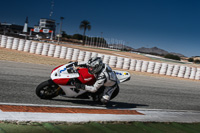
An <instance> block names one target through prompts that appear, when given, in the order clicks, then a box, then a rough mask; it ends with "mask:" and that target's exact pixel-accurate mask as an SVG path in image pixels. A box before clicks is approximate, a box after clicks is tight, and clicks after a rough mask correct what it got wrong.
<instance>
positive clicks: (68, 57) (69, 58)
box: [66, 48, 74, 60]
mask: <svg viewBox="0 0 200 133" xmlns="http://www.w3.org/2000/svg"><path fill="white" fill-rule="evenodd" d="M73 50H74V49H73V48H68V49H67V54H66V59H67V60H71V59H72V54H73Z"/></svg>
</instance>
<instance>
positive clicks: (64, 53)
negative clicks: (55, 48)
mask: <svg viewBox="0 0 200 133" xmlns="http://www.w3.org/2000/svg"><path fill="white" fill-rule="evenodd" d="M66 54H67V47H65V46H62V47H61V52H60V58H61V59H65V58H66Z"/></svg>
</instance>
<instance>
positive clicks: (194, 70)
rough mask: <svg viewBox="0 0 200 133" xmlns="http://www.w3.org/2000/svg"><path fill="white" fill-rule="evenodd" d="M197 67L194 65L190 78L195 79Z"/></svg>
mask: <svg viewBox="0 0 200 133" xmlns="http://www.w3.org/2000/svg"><path fill="white" fill-rule="evenodd" d="M196 71H197V69H196V68H194V67H192V70H191V73H190V78H189V79H195V76H196Z"/></svg>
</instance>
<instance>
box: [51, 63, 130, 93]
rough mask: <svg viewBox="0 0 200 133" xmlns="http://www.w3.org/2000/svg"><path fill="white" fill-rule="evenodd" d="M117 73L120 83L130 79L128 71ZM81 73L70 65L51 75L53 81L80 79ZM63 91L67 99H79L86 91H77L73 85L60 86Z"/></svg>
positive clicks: (59, 68)
mask: <svg viewBox="0 0 200 133" xmlns="http://www.w3.org/2000/svg"><path fill="white" fill-rule="evenodd" d="M113 71H114V72H115V73H116V76H117V78H118V79H119V83H122V82H125V81H127V80H129V79H130V73H129V72H127V71H119V70H113ZM78 77H79V73H78V72H77V71H76V69H75V66H74V63H73V62H72V63H69V64H65V65H62V66H60V67H57V68H56V69H54V70H53V71H52V73H51V79H52V80H55V79H66V78H68V79H74V78H78ZM84 80H85V81H86V80H91V79H90V78H88V79H84ZM58 85H59V86H60V87H61V88H62V90H63V91H64V92H65V95H63V96H66V97H78V96H80V95H81V94H83V93H85V92H86V91H85V90H77V89H76V88H75V86H73V85H60V84H58Z"/></svg>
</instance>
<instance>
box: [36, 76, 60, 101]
mask: <svg viewBox="0 0 200 133" xmlns="http://www.w3.org/2000/svg"><path fill="white" fill-rule="evenodd" d="M59 92H60V87H59V86H58V85H57V84H55V83H54V82H53V81H52V80H51V79H50V80H47V81H44V82H42V83H41V84H39V85H38V86H37V88H36V95H37V96H38V97H39V98H41V99H52V98H54V97H56V96H58V95H59Z"/></svg>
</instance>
